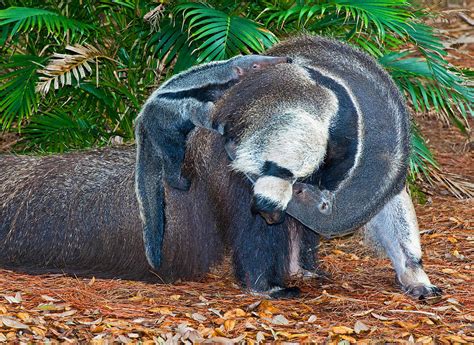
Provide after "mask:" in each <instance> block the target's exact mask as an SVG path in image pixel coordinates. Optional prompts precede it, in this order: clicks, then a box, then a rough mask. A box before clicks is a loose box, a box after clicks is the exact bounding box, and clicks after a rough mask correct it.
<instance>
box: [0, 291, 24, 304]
mask: <svg viewBox="0 0 474 345" xmlns="http://www.w3.org/2000/svg"><path fill="white" fill-rule="evenodd" d="M3 298H5V299H6V300H7V301H8V303H10V304H18V303H21V301H22V298H21V293H20V292H17V293H16V294H15V296H7V295H3Z"/></svg>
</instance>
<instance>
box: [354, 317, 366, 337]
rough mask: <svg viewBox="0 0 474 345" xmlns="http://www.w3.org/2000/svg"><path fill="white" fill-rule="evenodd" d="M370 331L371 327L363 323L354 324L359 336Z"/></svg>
mask: <svg viewBox="0 0 474 345" xmlns="http://www.w3.org/2000/svg"><path fill="white" fill-rule="evenodd" d="M369 329H370V328H369V326H367V325H366V324H365V323H363V322H362V321H359V320H357V321H356V322H355V324H354V332H356V334H359V333H361V332H366V331H368V330H369Z"/></svg>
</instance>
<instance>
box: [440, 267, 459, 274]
mask: <svg viewBox="0 0 474 345" xmlns="http://www.w3.org/2000/svg"><path fill="white" fill-rule="evenodd" d="M441 272H443V273H447V274H453V273H456V271H455V270H453V269H452V268H443V269H442V270H441Z"/></svg>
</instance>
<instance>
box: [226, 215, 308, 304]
mask: <svg viewBox="0 0 474 345" xmlns="http://www.w3.org/2000/svg"><path fill="white" fill-rule="evenodd" d="M289 246H290V240H289V233H288V231H286V228H285V227H284V226H282V225H271V226H269V225H267V224H266V223H265V221H264V220H263V219H262V218H261V217H260V216H255V217H253V221H252V222H251V224H240V225H239V230H238V233H237V234H235V237H234V243H233V248H234V251H233V260H234V268H235V274H236V277H237V279H238V280H239V281H240V283H241V284H242V285H243V286H244V287H245V288H247V289H249V290H250V292H252V293H255V294H262V295H266V296H269V297H272V298H292V297H297V296H298V295H299V292H300V290H299V289H298V288H297V287H294V288H288V287H286V285H285V279H286V278H287V275H288V269H289V267H288V266H289V259H290V258H289V254H290V253H289Z"/></svg>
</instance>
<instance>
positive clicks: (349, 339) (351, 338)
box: [339, 335, 357, 344]
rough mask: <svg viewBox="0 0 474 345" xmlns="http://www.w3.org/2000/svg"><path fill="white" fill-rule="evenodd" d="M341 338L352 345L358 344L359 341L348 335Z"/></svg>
mask: <svg viewBox="0 0 474 345" xmlns="http://www.w3.org/2000/svg"><path fill="white" fill-rule="evenodd" d="M339 338H341V339H343V340H347V341H348V342H349V343H351V344H355V343H357V340H356V339H355V338H353V337H350V336H348V335H340V336H339Z"/></svg>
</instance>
